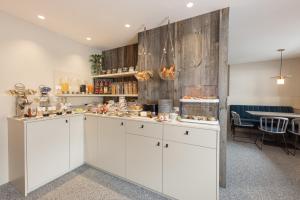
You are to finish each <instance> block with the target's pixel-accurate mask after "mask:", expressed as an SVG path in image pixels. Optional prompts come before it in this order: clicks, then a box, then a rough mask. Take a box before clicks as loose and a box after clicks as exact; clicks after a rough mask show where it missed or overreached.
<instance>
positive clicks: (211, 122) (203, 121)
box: [179, 119, 219, 125]
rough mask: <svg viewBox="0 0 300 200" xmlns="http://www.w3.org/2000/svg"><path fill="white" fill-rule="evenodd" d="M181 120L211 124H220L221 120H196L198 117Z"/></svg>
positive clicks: (181, 120)
mask: <svg viewBox="0 0 300 200" xmlns="http://www.w3.org/2000/svg"><path fill="white" fill-rule="evenodd" d="M179 121H180V122H187V123H195V124H210V125H218V124H219V121H218V120H216V121H206V120H196V119H179Z"/></svg>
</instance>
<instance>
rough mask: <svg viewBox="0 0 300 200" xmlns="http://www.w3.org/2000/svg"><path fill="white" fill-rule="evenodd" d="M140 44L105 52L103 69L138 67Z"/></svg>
mask: <svg viewBox="0 0 300 200" xmlns="http://www.w3.org/2000/svg"><path fill="white" fill-rule="evenodd" d="M137 50H138V44H132V45H128V46H124V47H119V48H115V49H110V50H107V51H103V52H102V54H103V55H104V66H103V69H112V68H118V67H130V66H136V65H137V60H138V51H137Z"/></svg>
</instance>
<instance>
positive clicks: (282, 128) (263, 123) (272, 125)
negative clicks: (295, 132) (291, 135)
mask: <svg viewBox="0 0 300 200" xmlns="http://www.w3.org/2000/svg"><path fill="white" fill-rule="evenodd" d="M288 122H289V119H288V118H283V117H261V118H260V129H262V130H264V131H267V132H270V133H285V132H286V128H287V125H288Z"/></svg>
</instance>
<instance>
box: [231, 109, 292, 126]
mask: <svg viewBox="0 0 300 200" xmlns="http://www.w3.org/2000/svg"><path fill="white" fill-rule="evenodd" d="M231 111H235V112H237V113H238V114H239V115H240V117H241V120H242V121H243V122H250V123H253V124H254V125H259V117H258V116H254V115H251V114H249V113H247V112H246V111H263V112H285V113H293V112H294V109H293V107H290V106H258V105H230V113H231Z"/></svg>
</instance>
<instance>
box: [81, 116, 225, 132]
mask: <svg viewBox="0 0 300 200" xmlns="http://www.w3.org/2000/svg"><path fill="white" fill-rule="evenodd" d="M85 115H87V116H98V117H106V118H115V119H124V120H134V121H142V122H150V123H158V124H168V125H174V126H185V127H190V128H202V129H209V130H215V131H220V126H219V125H209V124H196V123H186V122H180V121H177V120H176V121H174V122H172V121H163V122H159V121H157V120H155V119H154V118H147V117H118V116H109V115H103V114H95V113H85Z"/></svg>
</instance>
